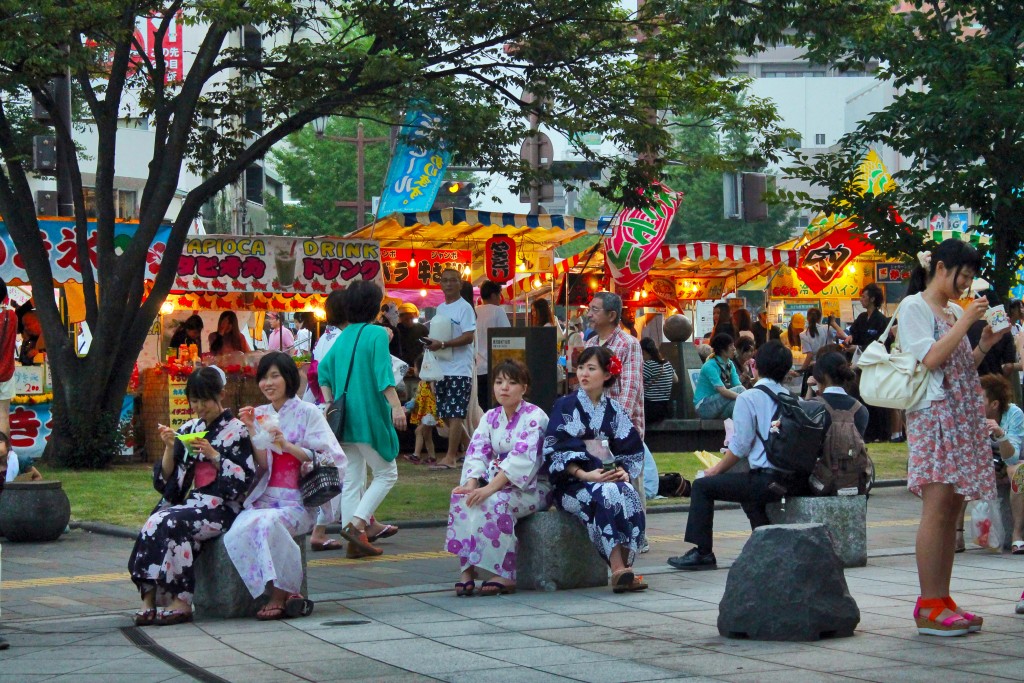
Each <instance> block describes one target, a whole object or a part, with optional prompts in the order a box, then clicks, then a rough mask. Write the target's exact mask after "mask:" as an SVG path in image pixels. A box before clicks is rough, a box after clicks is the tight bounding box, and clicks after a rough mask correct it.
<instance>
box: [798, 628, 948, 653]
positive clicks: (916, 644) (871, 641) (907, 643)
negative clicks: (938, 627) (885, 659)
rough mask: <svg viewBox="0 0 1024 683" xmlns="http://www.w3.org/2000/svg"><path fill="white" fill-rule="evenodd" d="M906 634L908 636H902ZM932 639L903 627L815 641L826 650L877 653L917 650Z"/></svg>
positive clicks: (926, 645)
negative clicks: (893, 632)
mask: <svg viewBox="0 0 1024 683" xmlns="http://www.w3.org/2000/svg"><path fill="white" fill-rule="evenodd" d="M901 636H906V637H901ZM929 640H930V639H924V638H921V637H920V636H918V635H917V631H914V630H913V629H901V631H900V632H899V633H897V634H889V635H881V634H878V633H861V632H855V633H854V634H853V637H851V638H826V639H825V640H819V641H817V642H815V643H814V646H815V647H821V648H825V649H826V650H841V651H843V652H856V653H859V654H865V655H870V654H875V653H881V652H888V651H890V650H916V649H919V648H928V647H931V646H932V643H931V642H929Z"/></svg>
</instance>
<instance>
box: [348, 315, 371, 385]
mask: <svg viewBox="0 0 1024 683" xmlns="http://www.w3.org/2000/svg"><path fill="white" fill-rule="evenodd" d="M367 325H369V323H363V326H362V327H361V328H359V332H357V333H356V341H355V343H354V344H352V358H350V359H349V361H348V374H346V375H345V388H344V389H343V390H342V392H341V395H342V396H345V395H346V394H348V383H349V382H351V381H352V366H353V365H355V364H356V350H357V349H358V348H359V337H361V336H363V330H365V329H366V326H367Z"/></svg>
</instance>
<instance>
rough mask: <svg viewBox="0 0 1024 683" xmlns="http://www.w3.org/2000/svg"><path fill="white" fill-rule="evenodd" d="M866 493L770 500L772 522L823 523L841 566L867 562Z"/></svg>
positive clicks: (863, 564) (858, 564)
mask: <svg viewBox="0 0 1024 683" xmlns="http://www.w3.org/2000/svg"><path fill="white" fill-rule="evenodd" d="M867 510H868V504H867V496H789V497H787V498H786V500H785V503H784V504H783V503H771V504H770V505H769V506H768V519H770V520H771V522H772V524H815V523H816V524H823V525H825V528H826V529H827V530H828V533H829V535H830V536H831V537H832V544H833V545H834V546H835V549H836V553H837V554H838V555H839V559H840V560H842V563H843V566H844V567H863V566H865V565H867V563H868V531H867Z"/></svg>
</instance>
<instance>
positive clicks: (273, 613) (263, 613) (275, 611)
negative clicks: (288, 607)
mask: <svg viewBox="0 0 1024 683" xmlns="http://www.w3.org/2000/svg"><path fill="white" fill-rule="evenodd" d="M256 618H257V619H259V620H260V621H274V620H275V619H284V607H270V606H269V605H267V606H264V607H263V609H261V610H260V611H259V612H257V613H256Z"/></svg>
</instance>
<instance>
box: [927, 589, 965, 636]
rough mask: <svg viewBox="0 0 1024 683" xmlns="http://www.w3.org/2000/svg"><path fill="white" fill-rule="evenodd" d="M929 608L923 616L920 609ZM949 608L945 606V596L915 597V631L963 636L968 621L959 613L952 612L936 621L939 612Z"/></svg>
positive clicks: (935, 634)
mask: <svg viewBox="0 0 1024 683" xmlns="http://www.w3.org/2000/svg"><path fill="white" fill-rule="evenodd" d="M929 608H930V609H931V612H930V613H929V614H928V616H924V614H923V613H922V612H921V610H922V609H929ZM946 610H949V607H947V606H946V598H929V599H928V600H925V599H923V598H918V599H917V604H916V605H915V606H914V621H915V622H916V623H917V632H918V633H919V634H921V635H923V636H943V637H952V636H965V635H967V632H968V631H969V629H970V624H969V622H968V621H967V620H966V619H964V618H963V617H962V616H960V615H959V614H953V616H951V617H946V618H945V619H943V620H942V621H937V619H938V617H939V615H940V614H942V613H943V612H945V611H946Z"/></svg>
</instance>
